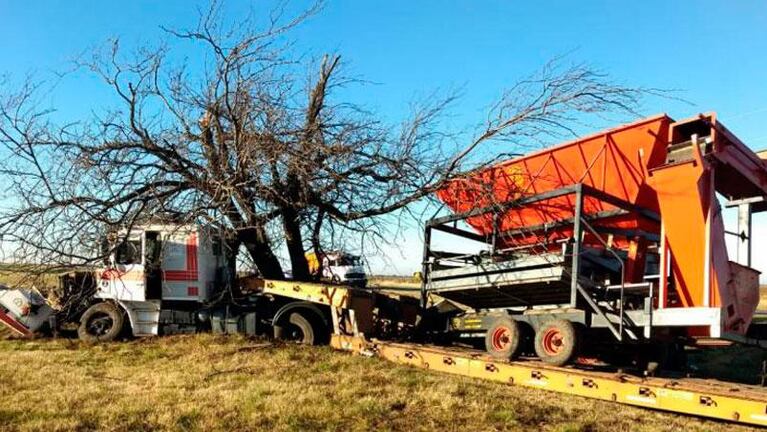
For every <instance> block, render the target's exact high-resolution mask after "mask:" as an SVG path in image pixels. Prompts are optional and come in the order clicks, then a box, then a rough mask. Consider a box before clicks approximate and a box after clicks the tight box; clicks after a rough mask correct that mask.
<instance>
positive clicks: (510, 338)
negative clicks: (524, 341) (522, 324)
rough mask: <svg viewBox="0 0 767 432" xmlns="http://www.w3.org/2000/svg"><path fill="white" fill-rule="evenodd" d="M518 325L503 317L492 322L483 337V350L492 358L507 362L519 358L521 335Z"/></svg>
mask: <svg viewBox="0 0 767 432" xmlns="http://www.w3.org/2000/svg"><path fill="white" fill-rule="evenodd" d="M520 333H521V332H520V328H519V324H518V323H517V322H516V321H514V320H513V319H511V318H509V317H507V316H504V317H498V318H496V319H494V320H493V322H492V324H491V325H490V328H488V329H487V334H486V335H485V349H486V350H487V352H488V353H489V354H490V355H491V356H492V357H494V358H497V359H503V360H509V359H515V358H517V356H519V352H520V348H521V346H522V345H521V343H520V340H521V334H520Z"/></svg>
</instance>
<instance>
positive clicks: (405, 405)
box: [0, 335, 747, 431]
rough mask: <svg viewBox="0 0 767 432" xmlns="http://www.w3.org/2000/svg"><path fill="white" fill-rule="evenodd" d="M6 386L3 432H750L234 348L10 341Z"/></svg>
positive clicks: (407, 372) (359, 361)
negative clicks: (304, 431)
mask: <svg viewBox="0 0 767 432" xmlns="http://www.w3.org/2000/svg"><path fill="white" fill-rule="evenodd" d="M0 382H1V383H2V389H3V394H4V397H3V398H0V430H2V431H37V430H43V429H44V430H49V431H87V430H114V431H136V430H144V431H151V430H182V431H194V430H201V431H202V430H206V431H207V430H227V431H231V430H245V429H257V430H373V429H376V430H378V429H380V430H472V431H481V430H553V431H621V430H626V431H655V430H669V431H671V430H687V431H725V430H727V431H737V430H747V428H743V427H740V426H734V425H731V424H727V423H718V422H713V421H706V420H700V419H696V418H692V417H685V416H679V415H674V414H666V413H661V412H656V411H649V410H642V409H638V408H631V407H626V406H621V405H617V404H612V403H609V402H600V401H594V400H590V399H583V398H578V397H571V396H563V395H557V394H553V393H549V392H544V391H541V390H534V389H525V388H520V387H512V386H507V385H503V384H498V383H491V382H485V381H480V380H474V379H470V378H464V377H455V376H449V375H442V374H438V373H430V372H426V371H422V370H419V369H415V368H409V367H405V366H398V365H394V364H392V363H388V362H385V361H382V360H378V359H370V358H363V357H355V356H351V355H349V354H346V353H340V352H334V351H332V350H331V349H329V348H326V347H299V346H274V345H270V344H268V343H266V342H263V341H258V340H249V339H245V338H241V337H234V336H231V337H223V336H221V337H216V336H212V335H197V336H177V337H166V338H155V339H142V340H134V341H128V342H122V343H112V344H104V345H97V346H86V345H82V344H80V343H79V342H77V341H73V340H35V341H24V340H0Z"/></svg>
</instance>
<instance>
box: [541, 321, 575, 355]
mask: <svg viewBox="0 0 767 432" xmlns="http://www.w3.org/2000/svg"><path fill="white" fill-rule="evenodd" d="M580 339H581V335H580V331H579V330H578V328H577V327H576V326H575V325H574V324H573V323H572V322H570V321H567V320H554V321H549V322H547V323H546V324H544V325H542V326H541V327H540V328H538V331H536V332H535V353H536V354H537V355H538V357H539V358H540V359H541V360H542V361H544V362H545V363H548V364H551V365H554V366H564V365H566V364H568V363H570V362H572V361H573V360H575V358H576V357H577V356H578V348H579V347H580V343H581V340H580Z"/></svg>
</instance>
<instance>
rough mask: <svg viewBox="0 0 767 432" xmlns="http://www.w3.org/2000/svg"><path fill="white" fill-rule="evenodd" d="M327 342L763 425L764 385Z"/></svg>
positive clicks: (462, 371)
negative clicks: (676, 377) (671, 377)
mask: <svg viewBox="0 0 767 432" xmlns="http://www.w3.org/2000/svg"><path fill="white" fill-rule="evenodd" d="M331 345H332V346H333V347H334V348H336V349H340V350H344V351H351V352H353V353H355V354H360V355H366V356H372V357H379V358H383V359H386V360H390V361H393V362H396V363H401V364H407V365H412V366H417V367H421V368H424V369H430V370H435V371H439V372H447V373H452V374H456V375H464V376H470V377H474V378H482V379H487V380H492V381H499V382H505V383H508V384H513V385H521V386H525V387H533V388H539V389H544V390H550V391H555V392H559V393H566V394H570V395H576V396H583V397H588V398H594V399H602V400H607V401H613V402H617V403H622V404H627V405H633V406H639V407H644V408H651V409H657V410H664V411H671V412H675V413H680V414H688V415H695V416H700V417H710V418H715V419H720V420H727V421H732V422H736V423H742V424H749V425H757V426H763V427H767V389H764V388H762V387H756V386H749V385H741V384H733V383H727V382H721V381H713V380H703V379H694V378H684V379H667V378H642V377H637V376H633V375H626V374H618V373H613V372H597V371H591V370H581V369H576V368H571V367H552V366H549V365H546V364H543V363H541V362H537V361H518V362H502V361H497V360H493V359H491V358H490V357H488V356H487V355H485V354H484V353H482V352H480V351H474V350H459V349H452V348H451V349H445V348H442V347H434V346H426V345H418V344H401V343H393V342H382V341H367V340H365V339H362V338H360V337H353V336H342V335H333V338H332V340H331Z"/></svg>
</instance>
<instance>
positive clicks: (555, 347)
mask: <svg viewBox="0 0 767 432" xmlns="http://www.w3.org/2000/svg"><path fill="white" fill-rule="evenodd" d="M542 345H543V350H544V351H545V352H546V354H548V355H551V356H554V355H557V354H559V353H560V352H562V349H563V347H564V346H565V339H564V335H563V334H562V332H560V331H559V329H555V328H552V329H548V330H546V332H545V333H544V334H543V343H542Z"/></svg>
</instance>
